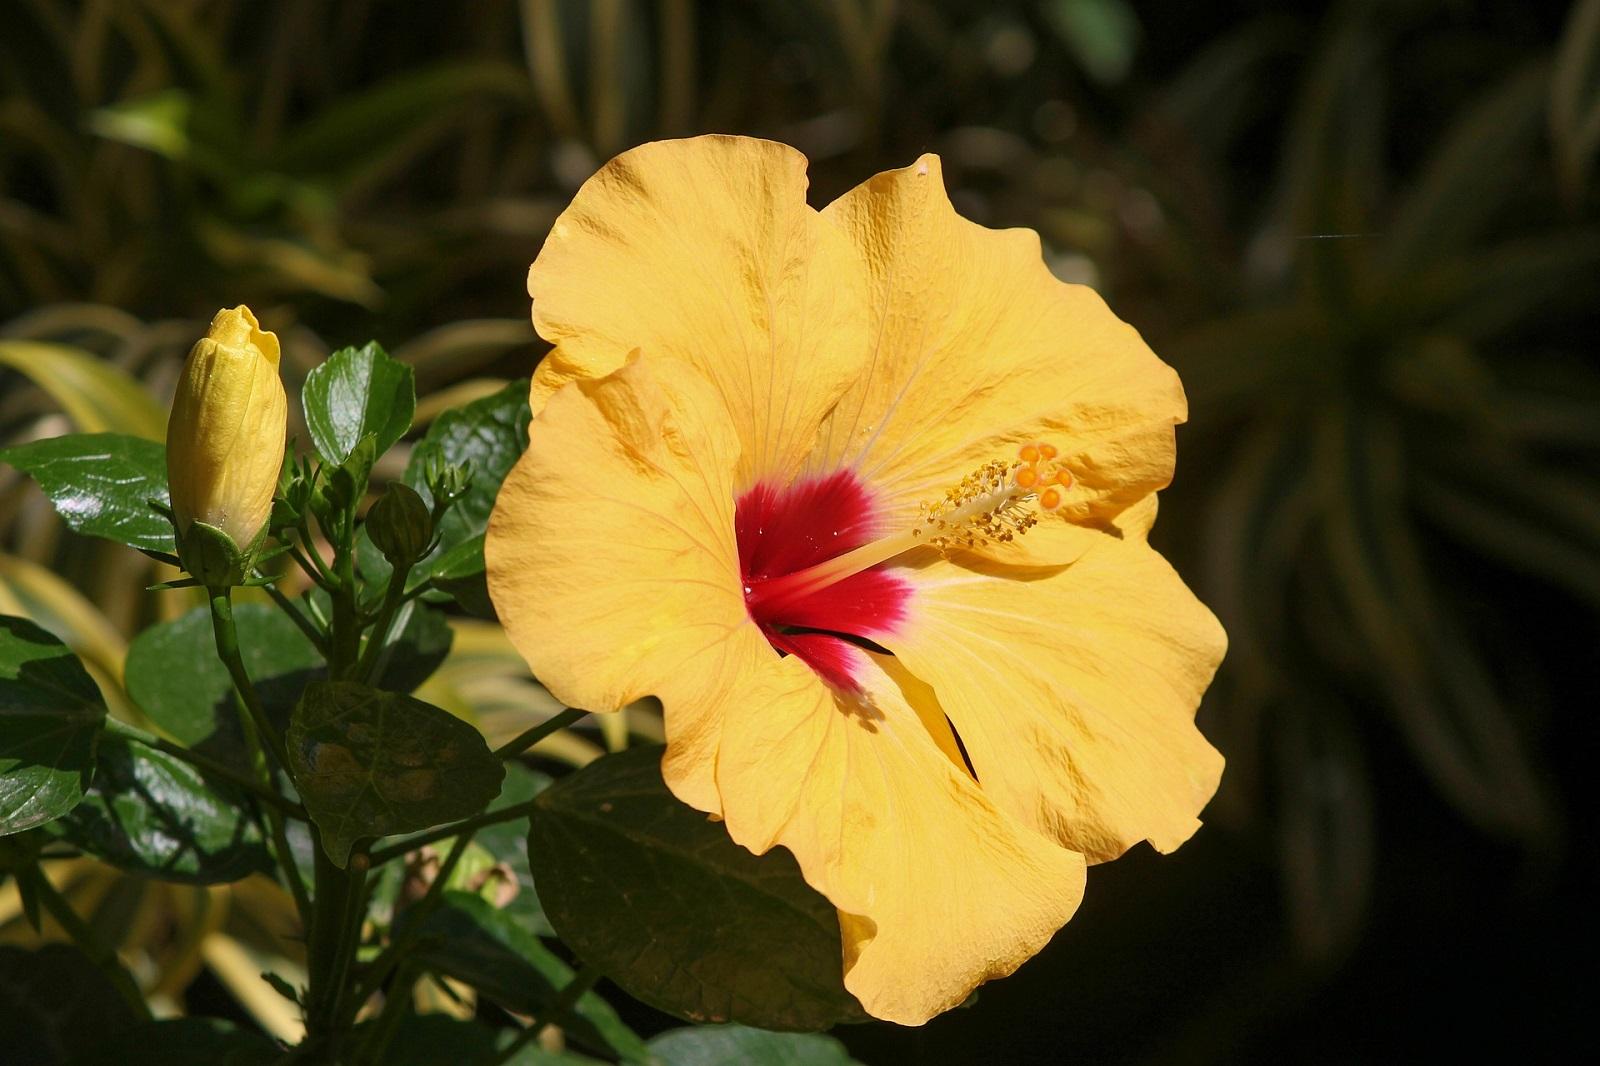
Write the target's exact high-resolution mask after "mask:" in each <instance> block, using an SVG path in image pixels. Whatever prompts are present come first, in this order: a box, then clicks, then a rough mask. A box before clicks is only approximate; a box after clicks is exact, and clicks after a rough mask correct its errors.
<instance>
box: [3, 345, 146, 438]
mask: <svg viewBox="0 0 1600 1066" xmlns="http://www.w3.org/2000/svg"><path fill="white" fill-rule="evenodd" d="M0 367H9V368H11V369H12V370H15V371H16V372H17V373H19V374H22V375H23V376H25V377H27V378H29V379H30V380H31V381H32V382H33V383H34V384H35V385H37V386H39V388H41V389H43V390H44V391H45V392H46V393H47V394H48V395H49V396H50V398H51V399H52V400H54V401H55V402H56V403H57V404H59V405H60V406H61V409H62V410H63V411H65V412H66V413H67V417H68V418H70V419H72V421H73V424H75V425H76V426H77V427H78V430H79V431H80V432H83V433H106V432H111V433H129V434H132V435H134V436H136V437H142V438H144V439H145V440H150V441H164V440H166V439H167V412H166V411H164V410H163V409H162V408H161V407H160V406H159V405H158V404H157V403H156V402H155V400H153V399H151V398H150V394H149V393H148V392H146V391H145V390H144V386H142V385H140V384H139V382H138V381H136V380H134V379H133V378H131V377H129V376H128V374H127V372H126V371H124V370H122V369H121V368H119V367H118V366H116V364H114V363H109V362H107V361H106V360H104V359H102V358H100V357H99V356H97V355H95V354H94V353H93V352H88V351H84V350H83V349H82V348H70V347H67V346H66V345H64V344H44V343H41V342H39V341H24V340H0Z"/></svg>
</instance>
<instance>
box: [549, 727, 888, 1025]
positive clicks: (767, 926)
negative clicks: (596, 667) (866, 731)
mask: <svg viewBox="0 0 1600 1066" xmlns="http://www.w3.org/2000/svg"><path fill="white" fill-rule="evenodd" d="M661 750H662V749H660V748H656V747H640V748H633V749H630V750H628V751H625V752H622V753H620V754H616V755H610V756H607V757H606V758H603V759H600V760H599V761H597V762H593V763H590V764H589V765H588V766H586V767H584V768H583V769H581V770H579V771H577V772H576V773H574V774H571V775H570V776H568V777H565V778H562V779H561V780H560V781H557V782H556V783H555V784H554V785H551V786H550V787H549V788H547V789H546V790H545V791H544V792H542V793H541V794H540V796H539V802H538V805H537V807H536V811H535V814H534V816H533V825H532V833H531V834H530V836H529V838H528V855H529V861H530V862H531V864H532V866H533V875H534V880H535V881H536V882H537V884H538V886H539V898H540V900H541V901H543V903H544V907H545V913H546V914H547V915H549V918H550V922H551V924H552V925H554V926H555V929H556V932H557V933H558V934H559V935H560V936H561V939H562V940H563V941H565V942H566V943H567V944H568V945H569V946H571V948H572V949H573V950H574V951H575V952H577V953H578V955H579V956H580V957H581V958H582V959H584V961H585V962H587V963H589V964H590V965H592V966H596V967H598V968H599V969H600V970H601V971H602V972H604V973H605V974H606V976H607V977H609V978H610V979H611V980H613V981H615V982H616V983H617V984H619V985H621V986H622V987H623V988H624V989H626V990H627V991H628V993H629V994H630V995H633V996H634V997H636V998H638V999H641V1000H643V1001H644V1002H646V1003H649V1004H651V1005H652V1006H654V1007H657V1008H659V1009H661V1010H665V1011H667V1012H669V1013H671V1014H675V1015H677V1016H678V1017H680V1018H685V1019H687V1020H690V1021H701V1022H704V1021H737V1022H741V1023H743V1024H746V1025H757V1026H760V1027H762V1028H770V1029H784V1030H814V1029H823V1028H827V1027H828V1026H830V1025H833V1024H835V1023H837V1022H841V1021H859V1020H862V1019H863V1018H864V1017H865V1015H864V1014H863V1013H862V1011H861V1007H860V1004H858V1003H857V1002H856V1000H855V998H854V997H853V996H851V995H850V994H849V993H848V992H846V991H845V989H844V984H843V974H844V971H843V962H842V959H841V956H840V953H839V951H840V949H839V944H840V940H839V920H838V917H837V915H836V914H835V912H834V909H833V907H832V906H830V905H829V903H828V901H827V900H825V899H823V898H822V897H821V896H820V895H818V894H817V893H816V892H815V891H814V890H813V889H812V888H811V887H810V886H808V885H807V884H806V883H805V881H804V879H803V878H802V877H801V876H800V869H799V867H798V866H797V865H796V864H795V861H794V858H793V857H792V856H790V855H789V854H788V853H787V852H783V851H778V850H774V851H771V852H769V853H767V854H766V855H763V856H759V857H758V856H755V855H752V854H751V853H750V852H748V851H746V850H745V849H744V848H741V847H740V846H739V845H737V844H735V843H734V842H733V841H732V840H731V839H729V837H728V833H727V830H725V829H724V828H723V827H722V826H720V825H717V824H716V823H713V822H711V821H709V820H708V819H707V818H706V816H705V815H704V814H702V813H700V812H699V811H696V810H694V809H693V808H691V807H689V806H687V805H685V804H684V803H682V802H680V801H679V800H678V799H677V798H676V797H675V796H673V795H672V793H671V792H669V791H667V786H666V785H665V783H663V781H662V780H661V768H660V763H661ZM596 885H603V886H605V890H604V891H599V892H597V891H595V890H594V888H593V886H596Z"/></svg>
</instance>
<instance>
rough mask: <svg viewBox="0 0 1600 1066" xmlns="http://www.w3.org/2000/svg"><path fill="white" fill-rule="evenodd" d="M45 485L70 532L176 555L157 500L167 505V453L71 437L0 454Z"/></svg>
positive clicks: (118, 436) (110, 439) (108, 439)
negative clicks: (152, 504)
mask: <svg viewBox="0 0 1600 1066" xmlns="http://www.w3.org/2000/svg"><path fill="white" fill-rule="evenodd" d="M0 463H10V464H11V465H12V466H14V467H16V468H17V469H18V470H21V471H22V472H23V473H25V474H27V475H29V476H30V477H32V478H33V479H34V480H35V481H36V482H38V483H39V488H40V489H41V490H42V491H43V492H44V494H45V496H46V497H47V498H48V499H49V500H50V503H51V504H52V505H54V507H55V509H56V513H57V514H59V515H60V516H61V519H62V521H64V522H66V524H67V526H68V528H70V529H74V530H76V531H77V532H79V533H84V534H87V535H88V536H91V537H104V538H105V539H106V540H113V541H116V542H117V543H118V544H127V545H129V546H131V547H134V548H142V549H144V550H146V551H154V552H166V553H168V554H171V553H173V552H175V551H176V550H177V549H176V547H175V545H174V544H173V539H172V523H171V522H169V521H167V519H166V518H165V517H164V516H163V515H162V514H161V513H160V512H159V511H157V510H156V509H155V508H154V507H152V506H150V501H151V500H158V501H160V502H162V503H166V502H167V450H166V448H165V447H163V446H162V445H160V444H157V443H155V442H154V441H148V440H143V439H141V438H139V437H130V436H127V435H126V434H122V433H70V434H67V435H66V436H63V437H50V438H47V439H45V440H38V441H34V442H32V443H30V444H18V445H16V446H14V447H11V448H0Z"/></svg>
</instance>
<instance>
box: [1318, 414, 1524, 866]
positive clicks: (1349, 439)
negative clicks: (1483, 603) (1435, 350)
mask: <svg viewBox="0 0 1600 1066" xmlns="http://www.w3.org/2000/svg"><path fill="white" fill-rule="evenodd" d="M1319 444H1320V450H1321V457H1320V458H1321V462H1320V465H1321V471H1322V476H1323V477H1325V478H1326V479H1327V485H1328V489H1327V490H1326V491H1327V492H1328V493H1329V495H1330V498H1336V499H1340V500H1342V501H1343V502H1344V506H1343V507H1341V508H1338V509H1335V510H1333V511H1332V512H1331V513H1330V515H1329V525H1328V547H1329V551H1330V557H1331V559H1332V561H1333V563H1334V566H1335V570H1336V573H1337V574H1338V576H1339V578H1340V582H1339V589H1340V591H1341V593H1342V594H1343V595H1344V596H1346V597H1348V599H1349V603H1350V608H1351V617H1352V618H1353V619H1355V621H1356V623H1357V627H1358V634H1359V635H1360V636H1361V637H1362V638H1363V641H1364V643H1365V646H1366V649H1367V661H1368V662H1370V663H1371V664H1372V666H1373V667H1375V668H1376V680H1377V681H1378V682H1379V683H1380V685H1382V687H1383V689H1384V691H1385V694H1386V695H1387V697H1388V703H1389V706H1390V708H1391V710H1392V711H1393V712H1394V713H1395V716H1396V720H1397V724H1398V725H1399V727H1400V729H1401V730H1402V732H1403V734H1404V735H1405V737H1406V739H1407V741H1408V743H1409V744H1410V745H1411V747H1412V750H1413V751H1414V752H1415V753H1416V755H1417V758H1418V760H1419V761H1420V762H1421V764H1422V766H1423V768H1424V769H1425V770H1427V771H1428V773H1429V774H1430V776H1431V777H1432V778H1433V780H1434V781H1435V783H1436V784H1437V786H1438V787H1439V788H1440V790H1441V791H1442V792H1443V793H1444V794H1445V795H1446V796H1448V797H1449V798H1450V800H1451V801H1452V802H1453V803H1454V804H1455V805H1456V806H1457V807H1458V808H1459V809H1460V810H1462V811H1463V812H1464V813H1465V814H1467V815H1468V816H1469V817H1471V818H1473V819H1474V820H1475V821H1477V822H1478V823H1479V824H1480V825H1481V826H1483V827H1484V828H1485V829H1488V830H1490V831H1493V832H1499V833H1503V834H1508V835H1517V834H1521V835H1525V836H1537V835H1538V834H1539V833H1541V832H1542V831H1543V830H1544V828H1545V823H1546V820H1547V817H1548V815H1547V812H1546V810H1545V809H1544V801H1543V798H1542V796H1541V795H1540V793H1539V790H1538V788H1537V786H1536V785H1535V784H1534V779H1535V775H1534V773H1533V771H1532V769H1531V767H1530V766H1529V764H1528V759H1527V755H1526V752H1525V750H1524V745H1523V743H1522V741H1521V738H1520V737H1519V736H1518V734H1517V730H1516V727H1515V725H1514V724H1513V722H1512V721H1511V719H1510V717H1509V715H1508V712H1507V709H1506V707H1505V705H1504V704H1503V702H1502V701H1501V700H1500V698H1499V696H1498V694H1497V693H1496V692H1495V691H1494V688H1493V684H1492V682H1491V681H1490V680H1489V679H1488V677H1487V675H1486V673H1485V671H1484V670H1483V667H1482V664H1481V662H1479V661H1478V660H1477V659H1476V658H1475V657H1474V656H1473V655H1471V654H1470V653H1469V652H1467V651H1466V650H1465V648H1463V647H1462V646H1461V644H1460V641H1459V640H1458V638H1457V637H1456V636H1455V634H1454V631H1453V626H1452V625H1451V624H1450V623H1449V622H1448V620H1447V619H1446V618H1445V617H1444V615H1443V614H1442V613H1441V612H1440V611H1439V610H1438V608H1437V606H1436V604H1435V598H1434V595H1433V592H1432V590H1431V589H1430V587H1429V584H1430V582H1429V578H1428V575H1427V574H1426V573H1425V569H1424V567H1423V565H1422V563H1421V561H1420V559H1418V558H1417V557H1416V551H1415V548H1414V546H1413V545H1412V544H1411V542H1410V536H1411V534H1410V532H1409V523H1408V521H1407V520H1406V519H1405V518H1404V516H1403V515H1402V514H1401V510H1402V504H1401V502H1400V491H1401V490H1400V481H1399V467H1398V463H1399V455H1398V450H1397V446H1396V442H1395V440H1394V436H1393V432H1392V427H1389V426H1387V425H1385V424H1384V423H1382V422H1381V421H1379V422H1374V421H1373V420H1372V419H1370V418H1367V417H1353V416H1350V415H1344V416H1341V417H1334V418H1330V419H1329V420H1328V421H1327V422H1326V423H1325V424H1324V426H1323V427H1322V433H1321V437H1320V441H1319Z"/></svg>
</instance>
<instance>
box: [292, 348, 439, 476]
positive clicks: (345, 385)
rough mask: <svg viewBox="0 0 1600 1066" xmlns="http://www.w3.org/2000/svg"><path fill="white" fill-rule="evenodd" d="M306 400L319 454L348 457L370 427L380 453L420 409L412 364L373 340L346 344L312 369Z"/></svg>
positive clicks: (340, 458)
mask: <svg viewBox="0 0 1600 1066" xmlns="http://www.w3.org/2000/svg"><path fill="white" fill-rule="evenodd" d="M301 402H303V403H304V404H305V411H306V428H307V429H309V430H310V431H311V441H312V443H313V444H315V445H316V447H317V452H318V454H320V455H321V456H322V457H323V459H325V460H327V461H328V462H330V463H342V462H343V461H344V460H345V458H346V457H348V456H349V455H350V453H351V452H352V451H354V450H355V447H356V445H357V444H359V443H360V442H361V438H362V437H365V436H366V435H367V434H369V433H371V434H373V435H374V436H375V438H376V440H375V442H374V443H375V444H376V446H377V447H376V454H378V455H382V454H383V453H384V452H386V451H388V450H389V447H390V446H391V445H392V444H394V442H395V441H397V440H399V439H400V438H401V437H403V436H404V435H405V432H406V430H408V429H410V428H411V416H412V415H413V414H415V413H416V409H417V389H416V382H415V381H414V375H413V374H412V372H411V368H410V367H409V366H406V365H405V364H404V363H401V362H397V361H396V360H394V359H391V358H390V357H389V355H388V353H387V352H385V351H384V350H383V348H382V347H381V346H380V345H379V344H377V343H376V342H372V343H369V344H367V345H366V346H365V347H363V348H341V349H340V350H339V351H337V352H334V353H333V354H332V355H330V356H329V357H328V361H327V362H325V363H323V364H322V365H321V366H319V367H317V368H316V369H314V370H312V371H311V373H309V374H307V375H306V383H305V388H304V390H303V391H302V393H301Z"/></svg>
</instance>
